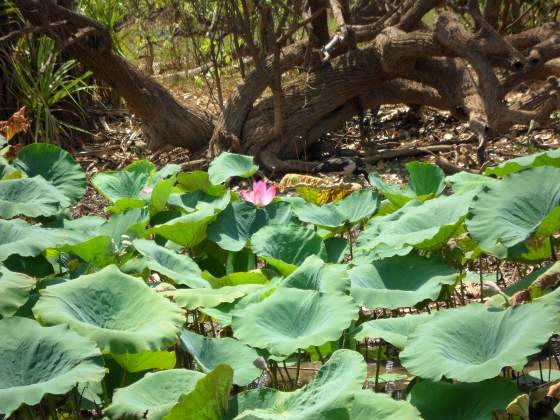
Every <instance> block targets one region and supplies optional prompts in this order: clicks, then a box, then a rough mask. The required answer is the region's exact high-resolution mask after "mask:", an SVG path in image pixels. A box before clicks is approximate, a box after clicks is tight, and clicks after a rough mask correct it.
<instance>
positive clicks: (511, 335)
mask: <svg viewBox="0 0 560 420" xmlns="http://www.w3.org/2000/svg"><path fill="white" fill-rule="evenodd" d="M557 317H558V311H557V309H556V308H554V307H553V306H547V305H544V304H540V303H533V304H528V305H516V306H512V307H510V308H508V309H497V308H488V307H486V306H484V305H481V304H470V305H467V306H465V307H462V308H458V309H448V310H445V311H440V312H438V313H437V314H435V315H434V317H433V318H432V319H431V320H430V321H428V322H426V323H424V324H422V325H420V326H418V327H417V328H416V330H415V331H414V332H413V333H412V335H411V336H410V337H409V339H408V343H407V344H406V347H405V349H404V351H403V352H401V354H400V360H401V362H402V364H403V366H404V367H406V369H407V370H408V371H409V372H410V373H412V374H414V375H417V376H420V377H423V378H428V379H431V380H435V381H437V380H440V379H441V378H442V377H447V378H453V379H457V380H459V381H463V382H477V381H482V380H485V379H489V378H493V377H495V376H497V375H499V374H500V372H501V370H502V368H503V367H506V366H510V367H512V368H514V369H516V370H521V369H522V368H523V366H524V365H525V363H526V362H527V357H528V356H530V355H531V354H534V353H537V352H539V349H540V346H541V345H542V344H544V343H546V341H547V340H548V339H549V337H550V336H551V335H552V333H553V331H554V329H555V328H556V325H557Z"/></svg>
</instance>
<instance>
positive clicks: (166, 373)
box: [104, 369, 205, 420]
mask: <svg viewBox="0 0 560 420" xmlns="http://www.w3.org/2000/svg"><path fill="white" fill-rule="evenodd" d="M204 376H205V375H204V374H202V373H200V372H195V371H192V370H186V369H170V370H163V371H160V372H155V373H147V374H146V376H144V377H143V378H142V379H140V380H139V381H137V382H135V383H133V384H132V385H129V386H127V387H126V388H120V389H117V390H116V392H115V395H114V396H113V403H112V404H111V405H110V406H109V407H107V408H106V409H105V411H104V413H105V415H106V416H108V417H109V418H110V419H121V418H134V419H141V418H147V419H148V420H161V419H163V417H164V416H165V415H166V414H167V413H169V411H171V409H172V408H173V406H174V405H175V404H176V403H177V401H178V400H179V398H180V397H181V395H183V394H188V393H190V392H192V390H193V389H194V388H195V386H196V384H197V382H198V381H199V380H200V379H202V378H204ZM146 412H148V414H147V417H144V414H145V413H146Z"/></svg>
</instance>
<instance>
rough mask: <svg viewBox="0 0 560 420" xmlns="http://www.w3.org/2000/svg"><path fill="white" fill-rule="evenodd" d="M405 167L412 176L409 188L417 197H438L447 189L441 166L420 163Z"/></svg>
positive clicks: (411, 163) (409, 164)
mask: <svg viewBox="0 0 560 420" xmlns="http://www.w3.org/2000/svg"><path fill="white" fill-rule="evenodd" d="M404 166H405V168H406V170H407V171H408V173H409V174H410V179H409V181H408V188H409V189H410V190H411V191H413V192H414V194H415V195H416V196H417V197H426V198H427V197H434V196H438V195H440V194H441V193H442V192H443V190H444V189H445V173H444V172H443V170H442V169H441V168H440V167H439V166H437V165H433V164H431V163H425V162H419V161H413V162H408V163H407V164H406V165H404Z"/></svg>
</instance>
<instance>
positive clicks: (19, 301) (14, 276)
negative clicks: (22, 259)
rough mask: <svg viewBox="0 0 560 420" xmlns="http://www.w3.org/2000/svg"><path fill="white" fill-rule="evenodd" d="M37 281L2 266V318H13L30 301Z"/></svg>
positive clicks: (0, 294)
mask: <svg viewBox="0 0 560 420" xmlns="http://www.w3.org/2000/svg"><path fill="white" fill-rule="evenodd" d="M34 287H35V279H34V278H33V277H29V276H26V275H25V274H21V273H14V272H12V271H10V270H8V269H7V268H6V267H3V266H1V265H0V316H1V317H9V316H13V315H14V314H15V313H16V312H17V310H18V309H19V308H21V307H22V306H23V305H24V304H25V303H26V302H27V300H28V299H29V294H30V292H31V290H32V289H33V288H34Z"/></svg>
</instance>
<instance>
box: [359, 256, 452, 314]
mask: <svg viewBox="0 0 560 420" xmlns="http://www.w3.org/2000/svg"><path fill="white" fill-rule="evenodd" d="M348 275H349V276H350V279H351V281H352V288H351V295H352V297H353V298H354V299H355V300H356V302H358V303H359V304H360V305H362V306H365V307H367V308H369V309H376V308H387V309H397V308H400V307H406V306H414V305H416V304H417V303H420V302H422V301H424V300H435V299H437V297H438V295H439V293H440V291H441V286H442V285H444V284H449V285H451V284H454V283H455V281H456V280H457V276H458V273H457V272H456V271H455V269H453V268H452V267H449V266H448V265H446V264H444V263H442V262H441V261H440V260H439V259H437V258H424V257H420V256H417V255H406V256H404V257H392V258H386V259H383V260H380V261H374V262H373V263H371V264H364V265H359V266H357V267H354V268H352V269H351V270H350V271H348Z"/></svg>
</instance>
